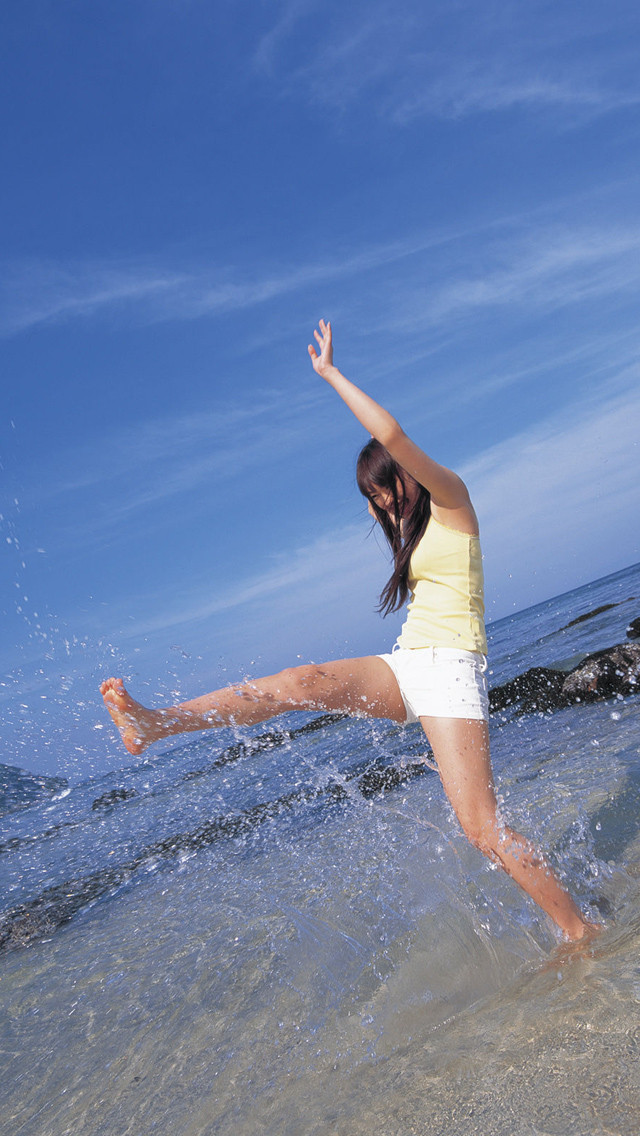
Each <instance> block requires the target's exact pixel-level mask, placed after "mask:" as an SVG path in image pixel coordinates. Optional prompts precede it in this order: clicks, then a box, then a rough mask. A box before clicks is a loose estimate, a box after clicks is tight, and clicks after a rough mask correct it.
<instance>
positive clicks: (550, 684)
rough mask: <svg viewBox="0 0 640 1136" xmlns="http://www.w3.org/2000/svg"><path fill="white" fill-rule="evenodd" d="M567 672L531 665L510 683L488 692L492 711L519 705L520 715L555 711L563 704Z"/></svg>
mask: <svg viewBox="0 0 640 1136" xmlns="http://www.w3.org/2000/svg"><path fill="white" fill-rule="evenodd" d="M564 679H565V675H564V673H563V672H562V671H556V670H553V668H552V667H532V668H531V670H529V671H525V672H524V674H521V675H516V677H515V678H513V679H511V681H510V682H505V683H503V684H502V685H501V686H495V687H494V688H493V689H492V690H490V691H489V708H490V710H491V711H496V710H507V709H508V708H510V707H517V709H518V710H519V712H520V713H521V714H528V713H531V712H532V711H534V710H556V709H557V708H558V706H559V705H561V702H560V699H561V695H562V684H563V682H564Z"/></svg>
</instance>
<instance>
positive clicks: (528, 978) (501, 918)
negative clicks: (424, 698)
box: [0, 565, 640, 1136]
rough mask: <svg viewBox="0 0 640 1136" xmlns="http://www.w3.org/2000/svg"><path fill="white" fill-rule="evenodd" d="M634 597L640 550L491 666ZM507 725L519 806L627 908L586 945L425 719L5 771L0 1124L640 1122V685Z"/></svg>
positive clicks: (170, 1130)
mask: <svg viewBox="0 0 640 1136" xmlns="http://www.w3.org/2000/svg"><path fill="white" fill-rule="evenodd" d="M604 606H606V610H604V611H602V612H600V614H598V615H594V616H592V617H591V618H588V619H585V620H584V621H582V622H579V623H573V621H574V620H575V619H576V618H578V617H579V616H581V615H584V614H587V613H589V612H592V611H593V610H594V609H596V608H599V607H604ZM639 614H640V565H637V566H635V567H633V568H630V569H627V570H626V571H623V572H619V573H617V574H616V575H614V576H610V577H607V578H606V579H603V580H599V581H596V582H594V583H593V584H590V585H588V586H586V587H583V588H580V589H578V590H576V591H574V592H571V593H568V594H566V595H563V596H559V597H557V598H555V599H553V600H550V601H548V602H546V603H544V604H541V605H538V606H537V607H535V608H531V609H529V610H528V611H525V612H520V613H518V614H517V615H514V616H511V617H509V618H508V619H505V620H502V621H500V622H498V623H496V624H494V625H493V626H492V627H491V628H490V639H491V648H490V651H491V654H490V667H491V672H492V673H491V677H490V682H491V684H492V685H494V684H497V683H500V682H504V681H506V680H507V679H509V678H512V677H513V676H514V675H515V674H518V673H521V672H522V671H524V670H526V669H527V668H528V667H530V666H534V665H542V664H544V665H556V666H560V667H564V668H568V667H570V666H571V665H573V664H574V663H575V662H576V661H577V660H579V659H580V657H581V656H582V655H584V654H585V653H587V652H589V651H592V650H596V649H598V648H600V647H605V646H610V645H612V644H614V643H617V642H621V641H623V640H624V638H625V629H626V627H627V625H628V623H629V622H630V620H631V619H632V618H634V617H635V616H637V615H639ZM570 623H573V625H572V626H570V627H568V626H567V625H568V624H570ZM310 722H311V723H312V725H311V728H309V725H308V724H309V723H310ZM492 744H493V755H494V766H495V771H496V777H497V781H498V786H499V792H500V797H501V801H502V806H503V810H504V812H505V814H506V815H507V816H508V817H509V819H510V820H511V821H512V822H513V823H514V824H515V825H516V826H517V827H519V828H520V829H521V830H522V831H524V832H526V833H527V834H528V835H530V836H531V837H533V838H534V839H535V840H536V841H537V842H538V843H539V844H540V845H542V846H543V847H544V849H545V850H546V852H547V854H548V856H549V858H550V859H551V861H552V862H553V864H554V866H555V867H556V869H557V871H558V872H559V873H560V875H561V876H562V877H563V878H564V879H565V880H566V882H567V884H568V885H569V886H570V888H571V890H572V891H573V893H574V894H575V895H576V897H577V899H578V901H579V902H580V903H581V904H582V905H583V906H584V908H585V910H588V911H590V912H594V911H597V910H598V907H599V909H600V910H605V911H607V917H606V927H605V929H604V930H603V932H602V934H601V935H600V936H599V937H598V938H597V939H596V940H595V941H594V942H593V943H592V944H591V945H590V946H588V947H587V948H578V949H573V950H569V949H566V948H565V947H563V946H562V944H560V943H559V941H558V938H557V936H556V934H555V932H554V930H553V928H552V926H551V925H550V924H549V922H548V920H547V919H546V918H545V917H544V916H543V915H541V914H540V913H539V912H538V910H537V909H536V908H535V906H534V905H533V904H532V903H531V901H529V900H528V898H527V897H526V896H524V895H523V894H522V893H521V892H520V891H519V890H518V888H517V887H516V886H515V885H514V884H513V883H512V882H511V881H510V880H509V879H508V878H507V877H506V876H504V875H503V874H502V873H501V872H500V871H498V870H496V869H495V868H494V867H493V866H492V865H491V864H489V863H488V861H486V860H485V859H484V858H483V857H481V856H480V854H479V853H477V852H476V851H474V849H472V848H471V847H470V846H469V845H468V844H467V842H466V841H465V839H464V838H463V837H462V836H461V834H460V832H459V830H458V827H457V824H456V821H455V818H454V817H453V815H452V812H451V810H450V808H449V806H448V804H447V803H446V800H445V798H444V795H443V792H442V789H441V786H440V783H439V780H438V777H437V775H436V774H435V773H434V772H433V771H432V770H430V769H429V768H428V766H425V765H424V764H422V763H421V759H422V757H423V756H424V755H425V754H426V753H427V750H426V745H425V742H424V739H423V737H422V735H421V732H420V730H419V728H417V727H408V728H401V727H398V726H396V725H394V724H391V723H388V722H371V721H360V720H354V719H343V720H339V721H320V722H317V721H316V720H315V719H314V716H313V715H302V714H291V715H288V716H286V717H284V718H281V719H278V720H277V721H274V722H271V723H269V724H267V725H263V726H261V727H256V728H253V729H250V730H243V731H235V732H234V731H231V730H223V731H212V732H211V733H209V734H206V735H198V736H196V737H195V738H194V737H191V738H190V739H189V740H188V741H187V742H182V741H179V742H178V744H174V745H171V746H168V747H167V748H166V750H165V751H164V752H163V753H161V754H160V755H159V756H157V757H154V758H153V759H142V760H140V759H138V760H137V761H136V760H134V759H131V758H129V757H127V755H125V753H124V751H123V766H122V769H121V770H120V771H118V772H117V773H110V774H108V775H107V776H104V777H101V778H95V779H93V780H89V781H86V782H84V783H82V784H80V785H76V786H74V787H72V788H69V787H68V786H66V785H65V784H64V783H63V782H55V781H47V780H46V779H42V778H40V779H37V778H30V777H28V776H26V775H25V774H16V773H15V771H13V772H12V771H11V770H8V771H6V774H5V779H4V785H5V794H4V797H3V808H4V810H5V812H4V816H3V817H2V821H1V824H2V834H1V837H0V880H1V896H2V900H1V902H2V910H1V913H0V927H2V928H3V933H4V935H5V937H6V941H5V948H7V949H5V950H4V952H3V953H2V955H1V956H0V998H1V1004H2V1011H3V1012H2V1019H1V1022H0V1048H1V1050H2V1062H3V1075H2V1079H1V1082H0V1127H1V1130H2V1132H3V1133H7V1134H9V1133H10V1134H11V1136H62V1134H63V1133H73V1134H74V1136H84V1134H91V1136H94V1134H95V1136H98V1134H103V1133H104V1134H105V1136H107V1134H108V1136H116V1134H117V1136H121V1134H122V1136H124V1134H125V1133H126V1134H129V1133H131V1134H132V1136H140V1134H144V1136H146V1134H148V1133H149V1134H151V1133H154V1134H156V1133H157V1134H160V1136H164V1134H167V1136H169V1134H171V1136H175V1134H180V1136H182V1134H184V1136H204V1134H207V1136H208V1134H214V1133H215V1134H221V1136H226V1134H227V1133H229V1134H231V1133H234V1134H238V1136H250V1134H251V1136H253V1134H254V1133H255V1134H256V1136H257V1134H261V1136H263V1134H264V1133H274V1134H276V1133H277V1134H278V1136H285V1134H289V1133H290V1134H292V1136H293V1134H295V1136H301V1134H305V1136H306V1134H309V1136H311V1134H314V1136H315V1134H318V1136H320V1134H322V1136H327V1134H335V1136H360V1134H362V1136H364V1134H365V1133H367V1134H369V1133H371V1132H376V1133H383V1134H384V1136H395V1134H397V1136H409V1134H410V1133H421V1134H433V1136H436V1134H438V1136H440V1134H447V1133H454V1132H455V1133H456V1134H462V1136H467V1134H468V1136H471V1134H474V1136H475V1134H480V1133H482V1134H483V1136H487V1134H490V1136H501V1134H504V1136H520V1134H522V1136H525V1134H526V1136H529V1134H545V1136H546V1134H549V1136H551V1134H553V1136H568V1134H574V1133H575V1134H581V1136H582V1134H585V1136H586V1134H587V1133H588V1134H597V1133H609V1134H610V1133H615V1134H617V1136H627V1134H628V1136H637V1133H638V1131H639V1130H640V1072H639V1070H640V902H639V901H640V698H639V697H637V696H636V697H629V698H626V699H620V698H618V699H614V700H610V701H607V702H600V703H595V704H593V705H590V706H575V707H571V708H569V709H566V710H562V711H559V712H556V713H554V714H547V715H543V714H531V715H527V716H521V717H517V716H513V715H510V716H505V717H504V718H499V717H498V716H495V717H494V719H493V721H492ZM125 758H126V760H124V759H125ZM594 905H598V907H596V906H594Z"/></svg>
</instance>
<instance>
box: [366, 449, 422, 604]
mask: <svg viewBox="0 0 640 1136" xmlns="http://www.w3.org/2000/svg"><path fill="white" fill-rule="evenodd" d="M408 477H409V474H408V473H407V471H406V470H404V469H403V468H402V466H400V465H398V463H397V461H396V460H395V458H392V457H391V454H390V453H389V451H388V450H385V448H384V446H383V445H382V443H381V442H378V441H377V440H376V439H375V438H372V439H371V441H370V442H367V444H366V446H363V448H362V450H361V451H360V454H359V456H358V464H357V466H356V478H357V481H358V489H359V490H360V492H361V493H362V495H363V497H366V498H367V500H368V501H369V502H370V504H371V506H372V508H373V511H374V513H375V515H376V519H377V520H378V521H379V522H380V524H381V526H382V530H383V532H384V535H385V536H386V538H387V540H388V541H389V545H390V546H391V551H392V553H393V572H392V573H391V576H390V577H389V579H388V581H387V583H386V584H385V586H384V588H383V589H382V591H381V593H380V603H379V605H378V610H379V611H381V612H382V614H383V615H389V613H390V612H392V611H397V610H398V608H399V607H402V605H403V604H404V603H405V601H406V599H407V596H408V595H409V564H410V561H411V557H412V555H413V552H414V550H415V548H416V545H417V544H418V542H419V541H420V538H421V537H422V536H423V534H424V531H425V529H426V527H427V525H428V524H429V517H430V516H431V494H430V493H429V491H428V490H427V489H425V488H424V486H423V485H420V483H419V482H417V481H416V482H415V484H416V485H417V487H418V490H419V492H418V496H417V498H416V501H415V504H414V505H413V506H412V508H411V512H410V513H408V514H407V515H406V516H404V517H403V515H402V506H403V504H404V500H405V495H406V488H407V478H408ZM412 480H413V479H412ZM398 482H399V483H400V486H401V487H402V488H401V490H400V493H398ZM380 489H384V490H386V491H388V492H389V493H390V494H391V499H392V501H393V516H391V514H389V513H387V512H386V511H385V510H384V509H381V508H380V507H379V506H378V505H376V502H375V501H374V499H373V498H374V496H375V494H376V493H377V492H378V490H380ZM401 521H402V526H401V524H400V522H401Z"/></svg>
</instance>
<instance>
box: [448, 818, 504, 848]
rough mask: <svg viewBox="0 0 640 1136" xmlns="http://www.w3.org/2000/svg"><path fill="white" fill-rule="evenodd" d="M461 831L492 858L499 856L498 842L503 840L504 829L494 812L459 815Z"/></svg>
mask: <svg viewBox="0 0 640 1136" xmlns="http://www.w3.org/2000/svg"><path fill="white" fill-rule="evenodd" d="M459 820H460V824H461V826H462V831H463V832H464V834H465V836H466V838H467V840H468V841H469V843H470V844H473V846H474V848H477V849H478V850H479V851H480V852H483V853H484V855H485V856H490V857H491V858H492V859H493V858H495V857H496V856H497V857H498V858H499V848H500V844H501V843H502V842H503V840H504V829H503V828H502V827H501V826H500V824H499V822H498V818H497V816H496V815H495V814H493V815H483V814H481V813H470V814H467V815H465V816H460V817H459Z"/></svg>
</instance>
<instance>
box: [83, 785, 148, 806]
mask: <svg viewBox="0 0 640 1136" xmlns="http://www.w3.org/2000/svg"><path fill="white" fill-rule="evenodd" d="M137 796H138V794H137V792H136V790H135V789H111V790H110V791H109V792H108V793H103V794H102V796H101V797H96V799H95V801H94V802H93V804H92V806H91V808H92V809H110V808H112V806H113V805H117V803H118V801H129V800H130V799H131V797H137Z"/></svg>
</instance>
